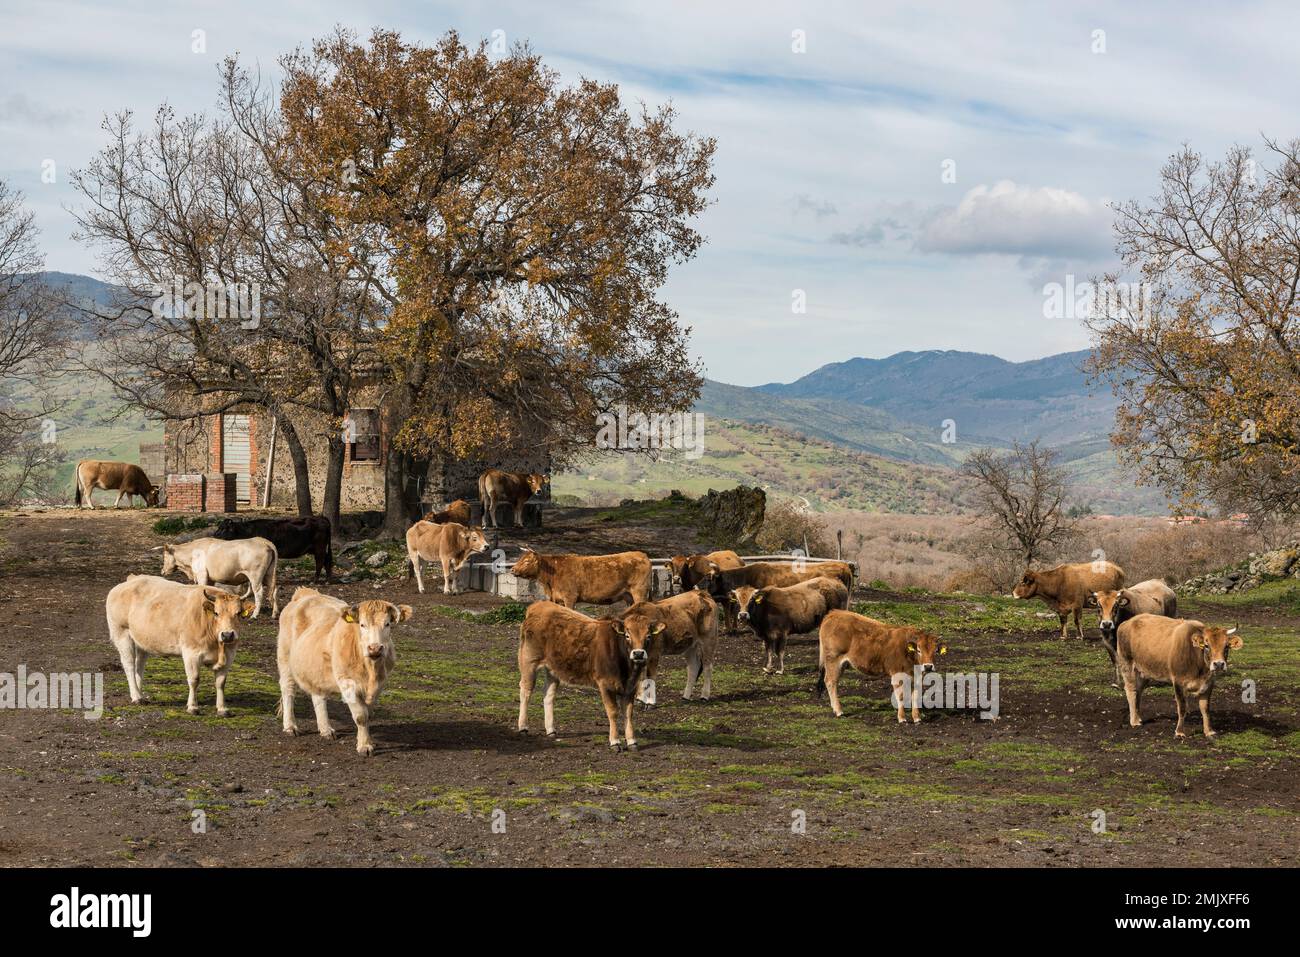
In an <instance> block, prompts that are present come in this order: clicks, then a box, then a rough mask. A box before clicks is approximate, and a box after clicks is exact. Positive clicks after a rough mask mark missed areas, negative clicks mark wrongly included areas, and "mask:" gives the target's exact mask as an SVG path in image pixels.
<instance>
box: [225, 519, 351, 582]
mask: <svg viewBox="0 0 1300 957" xmlns="http://www.w3.org/2000/svg"><path fill="white" fill-rule="evenodd" d="M212 537H213V538H220V539H223V540H224V541H234V540H235V539H238V538H265V539H266V540H267V541H268V542H270V543H271V544H272V545H274V546H275V551H276V554H278V555H279V556H280V558H282V559H283V558H302V557H303V556H304V555H311V556H312V558H314V559H315V561H316V574H315V575H314V576H313V578H312V581H313V582H318V581H320V577H321V573H322V572H324V574H325V581H326V582H329V581H331V580H333V577H334V543H333V541H332V540H331V537H330V520H329V519H328V518H326V517H325V516H324V515H304V516H302V517H300V518H254V519H248V520H245V521H239V520H238V519H234V518H224V519H222V520H221V521H220V522H218V523H217V528H216V530H215V531H214V532H213V533H212Z"/></svg>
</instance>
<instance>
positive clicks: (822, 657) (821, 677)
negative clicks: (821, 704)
mask: <svg viewBox="0 0 1300 957" xmlns="http://www.w3.org/2000/svg"><path fill="white" fill-rule="evenodd" d="M825 693H826V652H825V651H824V650H823V649H822V643H821V642H820V641H818V642H817V687H815V688H813V696H814V697H816V698H817V699H818V700H820V699H821V696H822V695H824V694H825Z"/></svg>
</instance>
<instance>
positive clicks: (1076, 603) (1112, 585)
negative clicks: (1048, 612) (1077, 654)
mask: <svg viewBox="0 0 1300 957" xmlns="http://www.w3.org/2000/svg"><path fill="white" fill-rule="evenodd" d="M1123 587H1124V569H1122V568H1120V567H1119V566H1118V565H1116V564H1114V563H1112V562H1100V561H1099V562H1079V563H1077V564H1074V565H1057V566H1056V567H1055V568H1047V569H1043V570H1041V571H1034V570H1033V569H1026V571H1025V574H1024V575H1023V576H1022V577H1021V579H1020V584H1019V585H1017V586H1016V587H1015V589H1014V590H1013V591H1012V593H1011V594H1012V595H1014V596H1015V597H1016V598H1041V599H1042V600H1043V601H1044V602H1045V603H1046V604H1047V607H1048V608H1050V609H1052V611H1054V612H1056V614H1057V617H1058V618H1060V620H1061V637H1062V638H1065V637H1066V625H1067V622H1068V621H1069V618H1070V615H1074V630H1075V631H1077V632H1078V633H1079V637H1080V638H1082V637H1083V622H1082V620H1081V617H1080V616H1081V615H1082V613H1083V609H1084V606H1085V605H1086V604H1087V603H1088V598H1089V597H1090V596H1091V595H1092V593H1093V592H1096V591H1103V590H1106V589H1116V588H1123Z"/></svg>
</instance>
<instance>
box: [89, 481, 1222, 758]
mask: <svg viewBox="0 0 1300 957" xmlns="http://www.w3.org/2000/svg"><path fill="white" fill-rule="evenodd" d="M96 464H103V463H96ZM78 474H79V477H80V469H79V470H78ZM544 481H545V478H544V477H543V476H538V475H516V474H513V473H503V472H500V471H499V470H495V469H494V470H490V471H489V472H488V473H485V474H484V476H483V477H482V478H480V481H479V489H480V493H481V495H482V497H483V499H484V506H485V512H484V515H485V520H489V519H490V520H492V521H495V518H494V512H495V508H496V505H497V504H509V505H511V506H512V507H513V509H514V517H515V523H516V525H519V524H522V520H523V503H524V502H526V501H527V499H528V497H530V496H531V495H532V494H533V493H534V492H536V491H537V490H538V489H539V488H540V487H541V483H542V482H544ZM79 484H80V483H79ZM87 494H88V493H87ZM462 519H463V521H462ZM468 520H469V506H468V504H467V503H465V502H463V501H457V502H453V503H452V504H451V505H450V506H449V507H448V508H447V509H446V510H445V511H443V512H439V513H437V514H435V515H430V516H429V517H427V518H425V519H422V520H420V521H418V522H416V523H415V524H414V525H412V526H411V528H410V529H409V530H408V532H407V535H406V546H407V560H408V565H407V577H408V578H411V577H414V579H415V582H416V586H417V588H418V590H419V591H420V592H421V593H423V591H424V580H423V577H422V572H421V563H422V562H423V561H429V562H431V561H434V560H438V561H440V562H441V564H442V570H443V590H444V592H450V591H454V590H455V588H456V585H455V582H456V577H457V573H458V572H459V571H460V570H461V569H463V568H464V566H465V565H466V563H467V562H469V560H470V559H471V558H472V556H473V555H475V554H478V553H481V552H483V551H485V550H486V549H487V540H486V538H485V536H484V533H483V529H481V528H471V527H468V524H467V523H468ZM330 531H331V530H330V527H329V522H328V520H326V519H324V518H322V517H320V516H313V517H309V518H300V519H259V520H252V521H236V520H234V519H226V520H224V521H223V522H221V523H220V525H218V527H217V529H216V531H215V533H214V534H213V535H212V536H211V537H205V538H198V539H195V540H193V541H190V542H186V543H184V544H176V545H165V546H161V548H160V549H159V551H161V552H162V568H161V577H158V576H148V575H131V576H129V577H128V579H127V580H126V581H124V582H122V583H121V584H119V585H117V586H115V587H114V588H113V589H112V590H111V591H110V592H109V594H108V599H107V603H106V611H107V617H108V627H109V636H110V638H111V639H112V641H113V644H114V645H115V646H116V647H117V649H118V651H119V653H120V655H121V659H122V667H123V670H124V671H125V673H126V677H127V684H128V688H129V691H130V695H131V700H132V702H133V703H139V702H141V701H143V700H144V696H143V692H142V685H143V680H144V666H145V661H146V660H147V658H148V657H149V655H171V656H179V657H180V658H181V659H182V661H183V663H184V668H185V674H186V679H187V682H188V685H189V700H188V702H187V708H188V710H189V711H190V712H191V713H196V712H197V711H198V701H197V688H198V678H199V673H200V669H201V668H204V667H206V668H211V669H212V671H213V673H214V675H215V683H216V698H217V712H218V714H220V715H223V716H224V715H225V714H226V708H225V682H226V675H227V672H228V670H229V668H230V666H231V663H232V661H233V660H234V655H235V645H236V642H237V641H238V627H239V619H240V618H248V617H257V616H258V615H259V614H260V613H261V609H262V606H263V604H264V603H269V605H270V608H271V614H272V615H278V616H279V635H278V640H277V663H278V666H279V679H280V689H281V701H280V705H279V709H278V710H279V713H280V714H281V716H282V718H283V722H284V730H285V731H286V732H287V733H290V734H296V733H298V725H297V723H296V722H295V720H294V694H295V690H296V689H297V688H301V689H303V690H304V691H306V692H307V693H308V694H309V695H310V696H311V699H312V704H313V707H314V710H315V717H316V727H317V730H318V732H319V733H320V734H321V735H322V736H324V737H327V738H334V737H335V736H336V731H337V729H336V728H335V727H334V726H333V725H332V724H331V723H330V721H329V718H328V716H327V714H326V699H327V697H329V696H335V697H341V698H342V699H343V701H344V702H346V704H347V706H348V708H349V709H350V710H351V713H352V717H353V720H354V721H355V723H356V726H357V751H358V752H359V753H361V754H370V753H372V752H373V750H374V745H373V743H372V741H371V738H370V732H369V712H370V709H371V708H372V707H373V706H374V704H375V701H376V700H377V698H378V697H379V694H380V691H381V690H382V688H383V685H384V682H385V680H386V679H387V677H388V676H389V674H390V673H391V672H392V669H393V667H394V665H395V663H396V651H395V647H394V642H393V639H392V636H391V634H390V632H391V628H392V626H393V625H395V624H398V623H399V622H403V621H408V620H409V619H410V618H411V615H412V609H411V607H410V606H409V605H396V604H393V603H391V602H387V601H364V602H360V603H358V604H355V605H349V604H348V603H347V602H345V601H343V600H341V599H338V598H333V597H330V596H328V595H325V594H322V593H321V592H320V591H318V590H316V589H315V588H306V587H302V588H298V589H297V590H296V591H295V592H294V594H293V597H292V599H291V600H290V601H289V603H288V604H287V605H286V606H285V607H284V608H283V609H280V608H279V600H278V597H277V594H276V567H277V564H278V562H279V560H280V559H282V558H296V557H302V556H305V555H308V554H310V555H313V556H314V558H315V562H316V582H317V583H318V582H319V580H320V577H321V576H322V575H324V577H325V581H326V583H328V582H329V581H330V580H331V573H332V568H333V551H332V547H331V545H330V537H331V535H330ZM670 564H671V572H672V583H673V591H674V592H675V593H674V594H672V595H670V596H669V597H667V598H662V599H659V600H657V601H653V600H651V598H650V595H651V583H652V574H653V572H652V564H651V561H650V558H649V557H648V556H647V555H646V554H645V553H644V552H639V551H630V552H622V553H619V554H614V555H597V556H587V555H566V554H542V553H540V552H537V551H535V550H533V549H531V548H529V547H527V546H524V547H523V549H522V554H521V556H520V557H519V559H518V560H517V561H516V562H515V563H514V565H513V567H512V568H511V573H512V574H514V575H515V576H517V577H520V578H524V579H530V580H533V581H535V582H536V583H537V584H538V586H539V587H540V588H541V590H542V591H543V592H544V593H545V595H546V600H539V601H535V602H532V603H531V604H530V605H529V606H528V609H527V611H526V613H525V616H524V620H523V622H522V624H521V625H520V628H519V652H518V666H519V720H518V726H517V727H518V730H519V731H520V732H527V730H528V702H529V698H530V697H531V695H532V691H533V687H534V684H535V679H536V675H537V671H538V669H539V668H541V667H543V666H544V667H545V669H546V676H547V678H546V685H545V688H544V693H543V713H544V725H545V728H546V733H547V734H548V735H554V734H555V711H554V703H555V695H556V691H557V689H558V686H559V685H560V684H569V685H578V686H585V687H590V688H594V689H596V690H597V691H598V693H599V695H600V698H601V702H602V704H603V706H604V709H605V714H606V717H607V719H608V721H609V744H610V747H611V748H614V749H615V750H621V749H622V748H623V747H624V746H626V747H627V748H629V749H635V748H636V746H637V742H636V735H635V731H634V728H633V720H632V718H633V708H634V703H635V702H636V701H640V702H642V703H643V704H645V705H653V704H654V703H655V696H656V691H655V677H656V674H657V672H658V670H659V666H660V663H661V661H662V659H663V658H664V657H665V656H669V655H673V656H675V655H681V656H682V657H684V658H685V661H686V680H685V687H684V690H683V697H684V698H686V699H688V700H689V699H694V698H697V697H698V698H700V699H707V698H708V697H709V695H710V692H711V690H712V672H713V661H714V657H715V654H716V651H717V645H718V635H719V630H720V628H725V630H726V632H727V633H728V634H735V633H738V632H739V631H740V630H741V629H742V628H745V629H748V630H749V631H750V632H752V634H753V635H754V636H755V637H756V638H758V639H759V640H761V641H762V642H763V646H764V649H765V651H766V661H765V664H764V669H763V670H764V672H765V673H766V674H782V673H783V672H784V669H785V646H786V641H787V639H788V638H789V637H790V636H791V635H797V634H808V633H811V632H814V631H816V632H817V634H818V679H817V686H816V692H817V695H818V697H820V696H821V695H822V694H823V693H828V694H829V699H830V706H831V710H832V712H833V713H834V714H835V716H836V717H840V716H842V714H843V711H842V709H841V707H840V700H839V694H838V683H839V678H840V674H841V672H842V671H843V669H844V668H845V667H848V666H851V667H853V668H854V669H855V670H857V671H858V672H860V673H862V674H863V675H878V676H881V677H887V678H889V680H890V684H891V687H892V689H893V692H894V694H895V696H896V704H897V709H898V710H897V717H898V721H899V722H900V723H905V722H906V720H907V717H906V714H905V710H904V706H903V704H904V700H903V699H904V688H905V686H906V684H907V683H908V682H912V686H913V690H912V715H911V717H912V720H913V721H914V722H919V721H920V720H921V715H920V711H919V709H918V705H917V696H918V689H917V685H919V683H920V682H919V679H920V678H921V677H922V676H923V675H925V674H927V673H930V672H933V671H934V670H935V669H936V658H937V657H938V656H941V655H944V654H946V653H947V650H948V649H947V647H946V645H945V644H944V642H943V641H942V640H941V639H940V638H939V637H938V636H936V635H933V634H931V633H929V632H928V631H926V630H924V629H920V628H915V627H911V626H906V625H890V624H887V623H885V622H882V621H877V620H876V619H873V618H868V617H867V616H865V615H860V614H857V613H855V612H852V611H849V610H848V604H849V595H850V592H851V591H852V588H853V570H852V567H851V566H850V565H848V564H847V563H845V562H840V561H829V560H817V559H807V560H803V561H800V562H796V563H783V562H751V563H746V562H745V561H744V560H743V559H741V558H740V556H739V555H737V554H736V553H735V552H734V551H726V550H724V551H714V552H710V553H707V554H698V555H689V556H685V555H679V556H675V557H674V558H672V559H671V563H670ZM174 572H180V573H181V574H182V575H183V576H184V577H185V578H186V579H188V580H189V581H190V582H192V583H193V584H189V585H186V584H180V583H178V582H176V581H172V580H170V579H169V578H167V577H166V576H168V575H171V574H173V573H174ZM241 588H242V589H244V592H243V594H239V591H240V589H241ZM1014 595H1015V597H1016V598H1039V599H1041V600H1042V601H1044V602H1046V603H1047V605H1048V606H1049V607H1050V608H1052V610H1053V611H1055V612H1056V613H1057V615H1058V616H1059V618H1060V623H1061V637H1062V638H1065V637H1066V636H1067V623H1068V621H1069V619H1070V617H1071V616H1073V618H1074V624H1075V629H1076V631H1077V632H1078V635H1079V637H1080V638H1082V637H1083V627H1082V623H1081V618H1080V616H1081V613H1082V611H1083V609H1085V608H1095V609H1097V611H1098V616H1099V621H1100V628H1101V634H1102V641H1103V645H1104V646H1105V648H1106V650H1107V653H1108V654H1109V656H1110V659H1111V662H1112V664H1113V667H1114V672H1115V685H1116V687H1119V688H1122V690H1123V691H1124V692H1125V694H1126V696H1127V699H1128V710H1129V723H1130V724H1131V725H1133V726H1137V725H1140V724H1141V723H1142V720H1141V717H1140V707H1141V695H1142V692H1143V690H1144V689H1145V688H1146V687H1147V686H1149V685H1152V684H1170V685H1172V686H1173V690H1174V700H1175V704H1176V707H1177V713H1178V720H1177V725H1176V727H1175V731H1174V733H1175V734H1176V735H1177V736H1179V737H1184V736H1185V735H1184V731H1183V725H1184V719H1185V717H1186V715H1187V712H1188V703H1189V696H1190V697H1194V698H1195V699H1196V702H1197V705H1198V707H1199V709H1200V713H1201V719H1202V724H1203V728H1204V732H1205V734H1206V736H1213V735H1214V731H1213V729H1212V728H1211V727H1210V720H1209V698H1210V693H1211V691H1212V689H1213V686H1214V681H1215V678H1216V677H1217V676H1218V675H1220V674H1221V673H1223V671H1225V670H1226V668H1227V659H1228V653H1229V651H1230V650H1232V649H1236V648H1240V647H1241V644H1242V640H1241V638H1240V636H1238V635H1237V634H1236V631H1237V629H1236V628H1230V629H1223V628H1218V627H1212V626H1209V625H1205V624H1203V623H1202V622H1199V621H1192V620H1184V619H1179V618H1177V617H1175V616H1176V614H1177V599H1176V597H1175V595H1174V593H1173V592H1172V591H1171V590H1170V589H1169V588H1168V587H1167V586H1166V585H1165V584H1164V583H1163V582H1162V581H1159V580H1154V579H1153V580H1150V581H1145V582H1141V583H1139V584H1136V585H1133V586H1130V587H1127V588H1126V587H1125V585H1124V572H1123V570H1122V569H1121V568H1120V567H1119V566H1117V565H1115V564H1113V563H1110V562H1105V561H1096V562H1090V563H1081V564H1067V565H1061V566H1058V567H1056V568H1052V569H1047V570H1039V571H1035V570H1028V571H1026V572H1025V573H1024V576H1023V578H1022V580H1021V582H1020V583H1019V584H1018V585H1017V586H1016V588H1015V590H1014ZM250 599H251V600H250ZM579 603H585V604H589V605H613V604H617V603H623V604H625V606H626V607H624V608H622V610H620V611H615V612H612V613H610V614H609V615H607V616H606V617H600V618H596V617H591V616H588V615H586V614H583V613H582V612H579V611H577V610H576V608H575V606H576V605H577V604H579ZM620 723H621V726H622V727H621V731H620Z"/></svg>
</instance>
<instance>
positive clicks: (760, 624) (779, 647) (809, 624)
mask: <svg viewBox="0 0 1300 957" xmlns="http://www.w3.org/2000/svg"><path fill="white" fill-rule="evenodd" d="M727 602H728V604H729V605H730V606H731V607H733V608H737V609H739V612H738V615H737V618H738V620H739V622H740V624H742V625H748V626H749V627H750V628H751V629H752V630H753V632H754V634H755V635H756V636H757V637H758V638H759V639H761V640H762V642H763V648H764V650H766V651H767V664H765V665H764V666H763V674H765V675H770V674H772V673H773V672H775V673H776V674H778V675H782V674H785V642H786V639H787V638H789V637H790V635H801V634H805V633H806V632H810V631H813V630H814V629H815V628H817V626H818V625H820V624H821V623H822V619H823V618H825V617H826V615H827V613H828V612H831V611H834V610H835V609H843V608H848V607H849V590H848V589H847V588H845V587H844V583H843V582H841V581H838V580H836V579H834V578H827V577H825V576H824V575H821V576H818V577H817V578H810V579H808V580H807V581H804V582H800V583H799V584H797V585H786V586H784V587H781V586H777V585H768V586H766V587H764V588H754V587H752V586H750V585H741V586H740V587H739V588H737V589H736V590H735V591H733V592H732V593H731V594H730V595H729V596H728V597H727ZM773 661H775V663H776V667H775V668H773V666H772V665H773Z"/></svg>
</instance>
